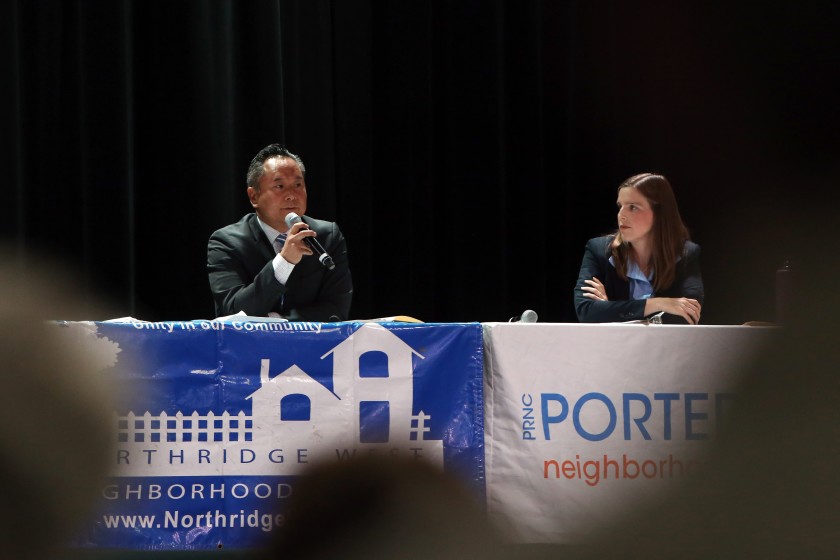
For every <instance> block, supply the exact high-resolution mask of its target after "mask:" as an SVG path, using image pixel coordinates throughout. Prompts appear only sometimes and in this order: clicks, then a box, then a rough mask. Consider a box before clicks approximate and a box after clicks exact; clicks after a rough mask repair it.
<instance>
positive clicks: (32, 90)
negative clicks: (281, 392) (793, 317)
mask: <svg viewBox="0 0 840 560" xmlns="http://www.w3.org/2000/svg"><path fill="white" fill-rule="evenodd" d="M0 10H1V12H0V41H2V48H0V56H1V57H2V59H0V60H2V63H0V64H2V66H0V71H2V76H3V79H2V81H0V130H2V131H3V135H4V137H5V142H4V146H5V149H3V150H2V151H0V154H1V155H0V158H2V159H0V239H2V240H3V241H5V242H7V243H10V244H11V245H12V249H13V254H14V257H13V258H16V259H19V260H20V261H22V262H23V263H24V264H26V262H27V261H30V260H33V259H34V258H35V255H36V254H37V252H38V251H40V250H46V251H49V252H52V253H53V254H56V255H60V256H61V257H62V258H63V260H64V261H65V262H66V263H67V264H68V266H70V267H72V268H73V269H75V270H78V271H79V272H80V273H81V274H82V276H83V278H84V283H83V287H82V293H79V299H80V301H82V302H83V301H90V302H91V307H90V309H94V306H93V304H94V302H95V301H96V300H98V299H102V298H105V299H107V300H108V301H109V303H110V304H111V307H112V308H114V309H116V310H117V312H118V314H121V315H131V316H134V317H137V318H140V319H146V320H184V319H195V318H210V317H212V316H213V305H212V300H211V297H210V293H209V288H208V283H207V276H206V272H205V258H206V242H207V239H208V237H209V235H210V233H211V232H212V231H213V230H215V229H217V228H219V227H222V226H224V225H227V224H229V223H232V222H234V221H236V220H237V219H238V218H239V217H241V216H242V215H243V214H244V213H246V212H248V211H249V210H250V207H249V206H248V204H247V198H246V196H245V184H244V182H245V179H244V177H245V170H246V168H247V164H248V162H249V161H250V158H251V157H252V156H253V154H254V153H256V152H257V151H258V150H259V149H260V148H262V147H263V146H265V145H266V144H269V143H272V142H280V143H286V144H287V145H288V147H289V148H290V149H291V150H292V151H294V152H296V153H299V154H300V155H301V156H302V158H303V160H304V161H305V162H306V165H307V169H308V173H307V183H308V188H309V212H308V213H309V214H311V215H313V216H315V217H318V218H322V219H328V220H335V221H337V222H338V223H339V225H340V226H341V228H342V230H343V231H344V232H345V234H346V236H347V238H348V244H349V251H350V262H351V268H352V271H353V276H354V282H355V287H356V292H355V299H354V302H353V308H352V311H351V316H353V317H356V318H371V317H382V316H390V315H396V314H405V315H411V316H414V317H417V318H419V319H421V320H424V321H429V322H438V321H441V322H448V321H496V320H507V319H508V318H509V317H511V316H513V315H516V314H518V313H520V312H522V311H523V310H524V309H526V308H531V309H534V310H536V311H537V312H538V313H539V315H540V320H543V321H552V322H560V321H575V320H576V319H575V316H574V310H573V307H572V287H573V285H574V283H575V279H576V278H577V272H578V267H579V264H580V259H581V256H582V253H583V246H584V243H585V241H586V239H588V238H589V237H593V236H596V235H599V234H602V233H606V232H608V231H610V230H611V229H612V228H613V224H614V221H615V211H614V201H615V189H616V187H617V186H618V184H619V183H620V182H621V181H622V180H623V179H624V178H626V177H628V176H630V175H633V174H635V173H638V172H641V171H657V172H661V173H664V174H665V175H667V176H668V177H669V178H670V179H671V182H672V184H673V185H674V188H675V190H676V192H677V198H678V201H679V203H680V207H681V210H682V213H683V217H684V218H685V220H686V222H687V223H688V225H689V227H690V228H691V231H692V234H693V238H694V240H695V241H697V242H698V243H699V244H700V245H701V246H702V248H703V271H704V278H705V281H706V298H707V300H706V305H705V307H704V313H703V317H704V322H705V323H707V324H710V323H725V324H731V323H741V322H744V321H748V320H773V318H774V309H773V303H774V299H773V298H774V275H775V270H776V269H777V268H778V267H779V266H780V265H781V264H782V263H783V262H784V260H785V259H791V261H792V263H793V266H794V269H796V267H797V264H798V262H797V260H798V259H801V258H804V257H801V256H800V255H802V254H804V253H801V249H802V247H801V244H800V243H798V242H796V241H795V239H798V236H797V234H798V233H799V232H797V231H794V229H796V228H798V227H802V226H796V228H795V227H794V225H793V224H794V223H797V224H802V223H805V224H806V227H807V224H808V220H807V216H808V215H809V213H810V212H811V211H812V210H815V209H826V208H830V207H831V206H832V205H836V202H837V201H838V198H840V197H837V195H836V191H835V186H836V184H837V180H838V178H840V166H838V150H837V148H838V146H837V143H836V140H835V139H836V136H837V128H838V125H840V118H838V116H840V115H838V99H840V96H838V93H840V88H838V87H837V86H836V85H835V84H836V83H837V82H838V76H837V73H838V72H837V68H838V67H840V46H838V40H837V29H838V23H840V18H838V8H837V7H836V5H835V3H832V2H827V1H826V2H796V3H794V2H775V3H759V2H746V3H739V2H736V3H731V2H717V1H715V2H665V1H662V2H658V1H656V2H655V1H650V2H626V1H622V0H612V1H611V0H596V1H582V0H581V1H567V2H563V1H555V0H542V1H538V0H517V1H503V0H471V1H459V2H449V1H444V0H440V1H433V0H417V1H411V2H405V1H385V0H353V1H346V0H345V1H327V0H273V1H269V0H248V1H242V0H240V1H233V0H227V1H225V0H211V1H198V0H191V1H186V0H185V1H179V2H136V1H129V0H122V1H116V0H107V1H106V0H94V1H90V0H64V1H59V0H53V1H50V0H38V1H25V0H12V1H7V2H5V3H3V4H2V7H1V8H0ZM814 215H815V216H816V215H817V214H816V213H815V214H814ZM826 215H830V214H829V213H827V214H826ZM803 217H804V219H803ZM815 219H816V218H815ZM831 258H836V256H834V255H826V259H827V260H828V259H831ZM811 264H813V263H811ZM56 281H57V282H60V281H61V278H56ZM819 281H823V282H828V281H831V279H820V280H819ZM74 318H75V317H73V318H71V317H68V318H67V319H74ZM78 318H83V319H106V318H107V317H89V316H88V317H78Z"/></svg>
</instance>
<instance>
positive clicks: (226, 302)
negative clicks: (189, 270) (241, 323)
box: [207, 213, 353, 322]
mask: <svg viewBox="0 0 840 560" xmlns="http://www.w3.org/2000/svg"><path fill="white" fill-rule="evenodd" d="M302 219H303V221H304V222H305V223H306V224H307V225H308V226H309V227H310V229H312V230H314V231H315V233H317V239H318V242H319V243H320V244H321V246H322V247H324V249H325V250H326V252H327V253H328V254H329V255H330V256H331V257H332V258H333V261H334V262H335V268H334V269H333V270H327V268H326V267H324V266H323V265H322V264H321V263H320V262H319V261H318V257H317V255H307V256H304V257H303V258H302V259H301V261H300V262H299V263H298V264H296V265H295V267H294V269H293V270H292V273H291V275H290V276H289V279H288V281H287V282H286V285H285V286H284V285H283V284H281V283H280V282H278V281H277V278H276V277H275V276H274V267H273V266H272V263H271V261H272V259H274V257H275V254H276V253H275V251H274V248H273V247H272V245H271V243H270V242H269V241H268V238H267V237H266V235H265V232H263V230H262V228H261V227H260V224H259V222H258V221H257V216H256V214H253V213H251V214H248V215H246V216H245V217H243V218H242V219H241V220H239V221H238V222H236V223H235V224H231V225H229V226H227V227H224V228H222V229H220V230H217V231H216V232H214V233H213V235H211V236H210V241H209V242H208V244H207V272H208V275H209V279H210V291H211V292H212V293H213V300H214V302H215V304H216V316H225V315H233V314H235V313H238V312H239V311H244V312H245V313H246V314H247V315H252V316H258V317H264V316H266V315H267V314H268V313H269V312H270V311H276V312H278V313H279V314H280V315H282V316H283V317H285V318H287V319H289V320H292V321H322V322H329V321H345V320H347V319H348V317H349V314H350V302H351V300H352V297H353V281H352V279H351V276H350V267H349V264H348V260H347V244H346V242H345V240H344V236H343V235H342V234H341V231H340V230H339V229H338V226H337V225H336V224H335V223H333V222H325V221H322V220H316V219H313V218H310V217H308V216H303V218H302Z"/></svg>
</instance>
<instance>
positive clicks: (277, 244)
mask: <svg viewBox="0 0 840 560" xmlns="http://www.w3.org/2000/svg"><path fill="white" fill-rule="evenodd" d="M285 242H286V234H285V233H281V234H280V235H278V236H277V238H276V239H275V240H274V250H275V251H277V252H278V253H279V252H280V251H281V250H282V249H283V244H284V243H285Z"/></svg>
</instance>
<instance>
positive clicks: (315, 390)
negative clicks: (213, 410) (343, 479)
mask: <svg viewBox="0 0 840 560" xmlns="http://www.w3.org/2000/svg"><path fill="white" fill-rule="evenodd" d="M330 355H331V356H332V358H333V390H332V391H330V390H329V389H328V388H327V387H325V386H324V385H322V384H320V383H319V382H317V381H316V380H315V379H313V378H312V377H310V376H309V375H308V374H307V373H306V372H305V371H303V370H302V369H301V368H299V367H298V366H296V365H293V366H291V367H289V368H288V369H286V370H285V371H283V372H280V373H279V374H277V375H275V376H272V375H271V364H270V360H268V359H264V360H262V361H261V364H260V388H259V389H257V390H256V391H255V392H254V393H252V394H251V395H250V396H249V397H248V399H250V400H251V401H252V415H253V417H254V418H260V419H263V420H262V424H263V425H266V424H271V425H272V428H273V431H274V434H275V436H276V437H277V438H278V439H279V440H280V441H295V442H296V443H297V444H303V443H308V444H317V443H320V442H321V441H322V440H323V439H324V433H323V428H324V427H325V426H330V429H329V438H330V439H331V440H337V441H343V442H345V443H346V444H382V443H394V444H398V445H401V444H406V443H410V442H411V441H417V440H422V439H423V434H424V433H425V432H427V431H428V427H427V426H426V422H427V421H428V417H427V416H424V415H423V414H422V412H421V413H420V414H418V415H413V414H412V407H413V402H414V368H413V365H412V360H413V357H414V356H417V357H419V358H421V359H423V356H422V355H420V354H419V353H418V352H416V351H415V350H414V349H413V348H411V347H410V346H409V345H408V344H406V343H405V342H403V341H402V340H401V339H400V338H399V337H398V336H396V335H395V334H393V333H392V332H390V331H389V330H387V329H385V328H383V327H381V326H379V325H376V324H375V323H365V324H363V325H362V326H361V327H360V328H359V329H358V330H356V332H354V333H353V334H352V335H350V336H349V337H348V338H346V339H345V340H344V341H342V342H341V343H339V344H338V345H337V346H336V347H335V348H333V349H332V350H330V351H329V352H327V353H326V354H324V355H323V356H321V359H326V358H327V357H329V356H330Z"/></svg>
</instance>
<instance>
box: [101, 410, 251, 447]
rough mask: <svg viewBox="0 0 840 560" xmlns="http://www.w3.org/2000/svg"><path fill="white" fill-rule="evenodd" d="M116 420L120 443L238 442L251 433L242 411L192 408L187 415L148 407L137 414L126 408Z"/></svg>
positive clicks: (249, 420) (247, 437)
mask: <svg viewBox="0 0 840 560" xmlns="http://www.w3.org/2000/svg"><path fill="white" fill-rule="evenodd" d="M116 423H117V441H118V442H120V443H127V442H131V443H172V442H179V443H181V442H188V443H194V442H195V443H203V442H207V443H229V442H237V443H241V442H248V441H251V439H252V437H253V418H252V417H251V416H247V415H246V414H245V412H244V411H239V414H236V415H232V414H230V413H229V412H227V411H225V412H224V413H222V414H215V413H213V412H210V413H208V414H206V415H200V414H199V413H198V412H193V413H192V414H191V415H188V416H185V415H184V414H183V413H182V412H178V413H176V414H175V415H169V414H167V413H166V412H165V411H164V412H162V413H161V414H160V415H158V416H153V415H152V414H151V413H150V412H148V411H147V412H146V413H145V414H143V415H140V416H138V415H136V414H135V413H133V412H129V413H128V414H127V415H126V416H117V417H116Z"/></svg>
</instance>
